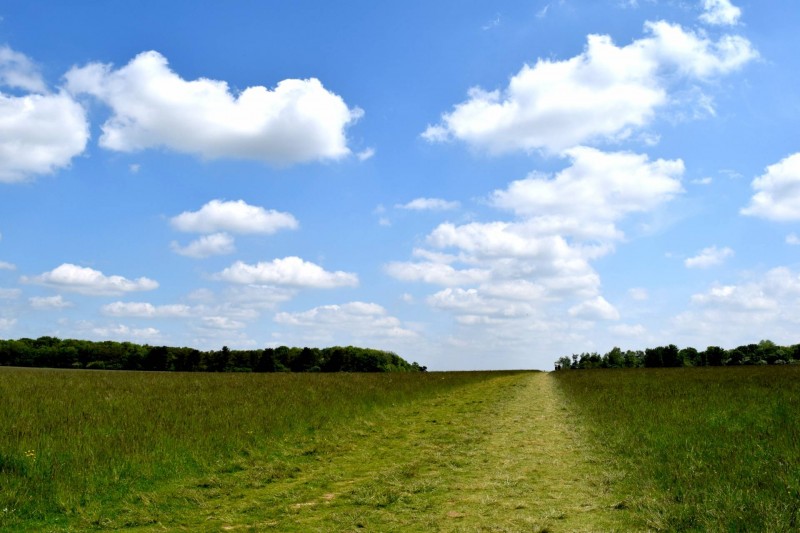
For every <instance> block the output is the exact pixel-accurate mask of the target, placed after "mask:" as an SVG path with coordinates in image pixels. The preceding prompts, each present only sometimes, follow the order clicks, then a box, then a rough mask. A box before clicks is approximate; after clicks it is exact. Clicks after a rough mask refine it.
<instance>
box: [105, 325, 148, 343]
mask: <svg viewBox="0 0 800 533" xmlns="http://www.w3.org/2000/svg"><path fill="white" fill-rule="evenodd" d="M91 333H92V334H93V335H95V336H96V337H100V338H102V339H109V340H119V341H129V340H130V339H143V340H153V339H156V338H158V337H159V336H160V335H161V332H160V331H159V330H157V329H156V328H131V327H129V326H126V325H125V324H115V325H111V326H98V327H94V328H92V329H91Z"/></svg>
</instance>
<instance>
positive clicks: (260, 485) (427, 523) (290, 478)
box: [106, 373, 637, 532]
mask: <svg viewBox="0 0 800 533" xmlns="http://www.w3.org/2000/svg"><path fill="white" fill-rule="evenodd" d="M572 420H573V417H571V416H570V414H569V413H568V412H567V411H566V410H565V408H564V401H563V398H561V396H560V393H559V392H558V390H557V389H556V388H555V387H554V384H553V381H552V379H551V378H550V377H549V376H548V375H546V374H542V373H520V374H512V375H503V374H500V373H498V374H496V375H495V377H493V378H492V379H488V380H482V381H476V382H474V383H471V384H469V385H467V386H465V387H461V388H459V389H457V390H455V389H451V390H449V391H441V392H440V393H438V394H436V395H433V396H430V397H428V398H420V399H416V400H414V401H412V402H408V403H404V404H402V405H396V406H393V407H391V408H387V409H382V410H380V411H376V412H374V413H373V414H372V415H370V416H369V417H364V418H359V419H357V420H353V421H352V422H351V423H348V424H345V425H343V426H341V427H339V428H330V430H329V431H320V432H317V433H315V434H313V435H309V436H307V438H305V439H302V440H294V441H292V442H288V441H287V442H284V443H282V445H281V446H280V447H279V448H278V449H276V450H275V451H274V455H273V456H272V457H271V458H270V459H269V461H263V460H261V459H255V460H248V461H242V464H241V465H240V469H238V470H237V471H235V472H228V473H215V474H214V475H211V476H205V477H200V478H197V479H195V480H193V481H192V482H191V483H183V484H177V485H175V486H173V487H172V488H171V489H170V490H169V491H161V492H159V493H151V494H148V495H146V496H145V497H143V498H141V499H138V500H134V501H131V502H130V505H129V506H128V507H127V509H126V510H125V512H123V513H122V514H120V515H119V516H117V517H116V518H115V519H114V520H115V521H112V522H109V523H108V524H106V525H107V527H110V528H115V527H122V526H128V527H130V526H135V525H138V527H134V529H133V530H135V531H151V530H157V529H163V528H166V529H168V530H185V531H220V530H223V531H236V530H245V531H247V530H252V531H282V532H283V531H297V532H301V531H302V532H308V531H320V532H330V531H355V530H364V531H381V532H383V531H526V532H530V531H534V532H535V531H599V530H602V531H628V530H631V529H635V527H636V526H635V524H637V522H636V521H635V517H633V516H631V513H630V512H629V511H628V510H626V509H624V506H620V505H619V503H620V501H621V500H620V495H619V494H618V493H617V492H616V486H615V477H614V476H613V475H608V473H607V472H606V463H605V461H604V460H603V456H602V454H596V453H593V452H592V450H591V449H590V448H589V447H588V446H587V445H586V442H585V440H584V438H583V436H582V435H581V432H580V430H579V428H576V427H574V426H573V424H572Z"/></svg>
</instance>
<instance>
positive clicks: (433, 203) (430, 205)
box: [395, 198, 461, 211]
mask: <svg viewBox="0 0 800 533" xmlns="http://www.w3.org/2000/svg"><path fill="white" fill-rule="evenodd" d="M460 206H461V204H459V203H458V202H453V201H447V200H442V199H441V198H415V199H414V200H411V201H410V202H408V203H406V204H397V205H395V207H396V208H398V209H408V210H412V211H448V210H451V209H458V208H459V207H460Z"/></svg>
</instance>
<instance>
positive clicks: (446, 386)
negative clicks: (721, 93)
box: [0, 366, 800, 532]
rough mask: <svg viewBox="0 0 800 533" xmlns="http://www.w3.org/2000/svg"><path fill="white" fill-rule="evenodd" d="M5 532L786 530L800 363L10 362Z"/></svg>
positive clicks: (1, 481) (1, 426) (1, 431)
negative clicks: (202, 369)
mask: <svg viewBox="0 0 800 533" xmlns="http://www.w3.org/2000/svg"><path fill="white" fill-rule="evenodd" d="M0 405H2V409H0V530H9V531H42V530H46V531H83V530H92V529H101V530H103V529H104V530H121V529H124V530H129V531H156V530H179V531H181V530H182V531H228V530H239V529H244V530H253V531H262V530H267V531H269V530H273V531H298V532H299V531H302V532H305V531H325V532H327V531H355V530H367V531H539V532H544V531H550V532H554V531H643V530H664V531H676V530H680V531H690V530H695V531H789V530H795V529H797V521H798V518H800V517H799V516H798V512H799V511H798V509H799V508H800V441H799V439H800V425H799V424H800V368H798V367H792V366H785V367H744V368H702V369H674V370H667V369H662V370H655V369H652V370H623V371H613V370H599V371H569V372H559V373H551V374H546V373H540V372H452V373H451V372H447V373H402V374H199V373H198V374H194V373H191V374H176V373H145V372H133V373H128V372H106V371H64V370H35V369H11V368H0Z"/></svg>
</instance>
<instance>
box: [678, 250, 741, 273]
mask: <svg viewBox="0 0 800 533" xmlns="http://www.w3.org/2000/svg"><path fill="white" fill-rule="evenodd" d="M730 257H733V250H731V249H730V248H728V247H727V246H726V247H724V248H717V247H716V246H709V247H708V248H703V249H702V250H701V251H700V253H698V254H697V255H696V256H694V257H689V258H687V259H686V260H685V261H684V262H683V264H684V265H686V268H709V267H712V266H717V265H721V264H722V263H723V262H725V260H726V259H728V258H730Z"/></svg>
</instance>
